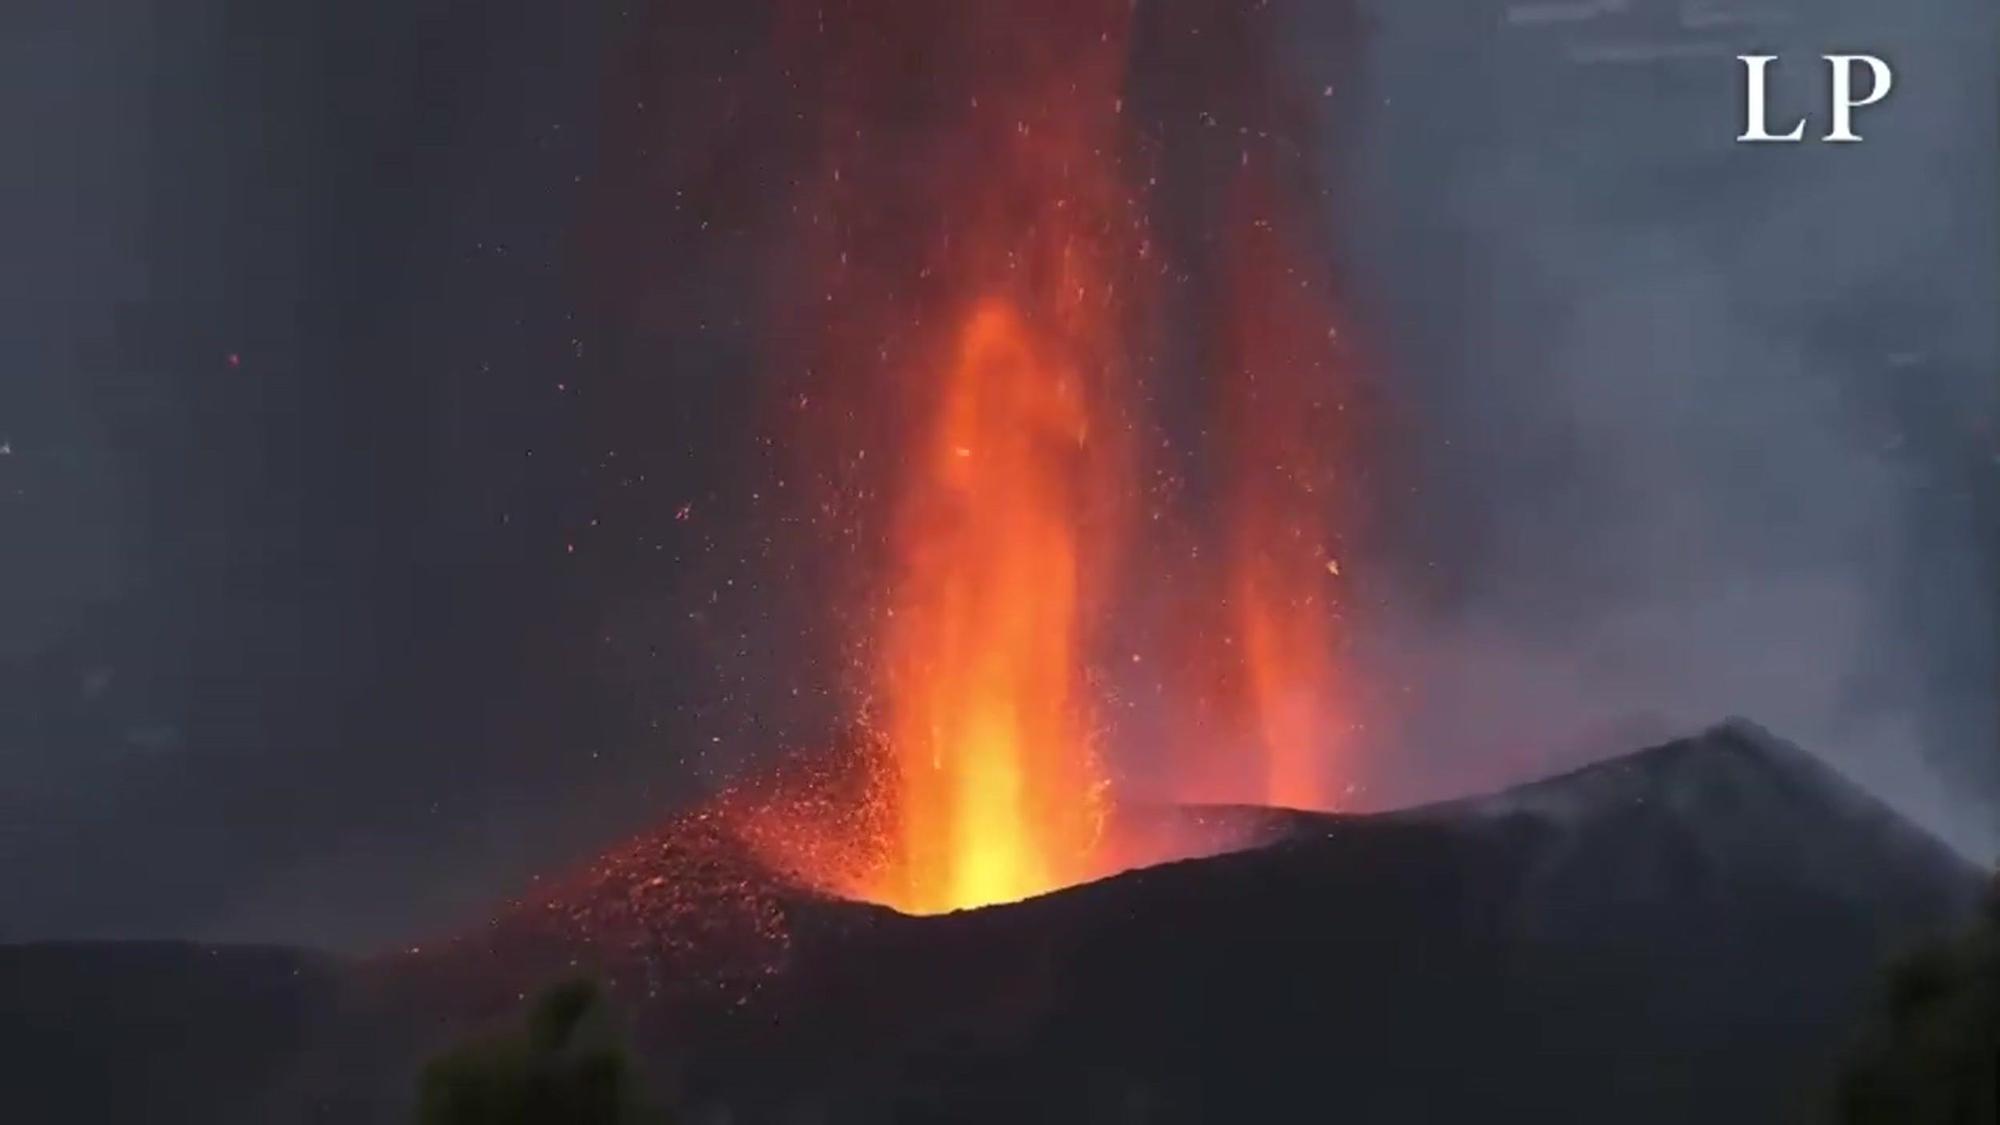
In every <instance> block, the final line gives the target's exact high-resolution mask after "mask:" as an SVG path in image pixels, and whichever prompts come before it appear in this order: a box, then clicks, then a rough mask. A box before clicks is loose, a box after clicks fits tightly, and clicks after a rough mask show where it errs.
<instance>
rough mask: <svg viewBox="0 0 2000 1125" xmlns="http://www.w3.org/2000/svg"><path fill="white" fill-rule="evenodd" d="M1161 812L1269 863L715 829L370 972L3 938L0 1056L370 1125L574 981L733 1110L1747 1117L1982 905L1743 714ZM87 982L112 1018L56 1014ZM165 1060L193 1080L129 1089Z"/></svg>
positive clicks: (54, 1091)
mask: <svg viewBox="0 0 2000 1125" xmlns="http://www.w3.org/2000/svg"><path fill="white" fill-rule="evenodd" d="M1160 815H1162V816H1173V817H1178V818H1181V819H1183V820H1185V821H1187V822H1189V823H1192V824H1196V825H1205V826H1207V828H1208V829H1209V830H1211V831H1215V832H1227V833H1230V834H1233V835H1234V836H1235V837H1236V838H1238V839H1248V840H1260V841H1261V842H1259V843H1254V844H1253V845H1252V846H1248V847H1244V848H1242V849H1240V850H1237V851H1233V852H1229V853H1226V854H1221V855H1213V856H1208V857H1205V858H1195V859H1188V860H1182V861H1177V862H1171V863H1166V864H1162V865H1158V866H1154V867H1150V868H1146V869H1143V870H1137V871H1132V872H1128V873H1125V874H1121V875H1117V876H1114V877H1110V878H1106V879H1102V880H1099V881H1096V882H1092V883H1087V884H1084V885H1080V886H1076V887H1071V888H1067V889H1064V890H1061V891H1057V892H1055V893H1052V894H1048V895H1043V896H1040V897H1036V898H1032V899H1029V900H1027V901H1024V902H1020V903H1016V904H1010V905H1002V906H993V907H986V908H982V909H975V910H967V911H959V912H955V913H949V914H943V915H930V916H914V915H908V914H903V913H899V912H897V911H894V910H891V909H888V908H885V907H881V906H877V905H872V904H868V903H862V902H855V901H846V900H841V899H837V898H833V897H830V896H827V895H825V894H824V893H821V892H818V891H814V890H811V889H809V888H806V887H802V886H800V885H799V884H798V883H797V882H796V881H795V880H792V879H790V878H788V877H787V876H786V875H785V874H784V873H783V872H779V871H774V870H770V869H768V868H761V867H760V866H759V864H758V862H757V861H756V860H755V859H753V858H751V857H752V852H751V851H750V850H748V849H745V848H742V847H740V846H738V842H736V841H734V840H733V839H732V836H731V832H730V830H729V828H728V827H727V822H726V818H722V817H717V816H714V815H704V816H698V817H695V818H694V819H693V820H691V821H689V822H686V823H681V824H676V825H672V826H669V827H668V828H666V829H663V830H662V831H661V832H660V833H659V834H656V835H653V836H649V837H646V838H643V839H640V840H636V841H633V842H631V843H629V844H627V845H625V846H623V847H621V848H619V849H615V850H614V851H613V852H611V853H609V854H607V855H606V856H605V857H604V858H603V859H602V860H600V861H598V862H597V863H595V864H592V865H590V866H589V867H588V868H587V869H586V870H585V871H583V872H581V873H579V874H578V875H577V876H576V877H574V878H572V879H570V880H567V881H558V883H557V884H555V888H554V889H553V890H552V891H550V892H548V893H546V894H545V895H542V896H539V897H537V898H534V899H530V900H525V901H523V902H520V903H517V904H514V905H513V906H511V907H510V908H508V909H507V910H505V911H503V912H502V914H501V915H500V916H499V917H497V918H496V919H495V920H494V921H493V922H492V923H491V924H490V925H489V926H487V927H485V928H484V929H483V930H481V931H479V932H477V933H473V934H470V935H466V936H463V937H461V938H459V939H457V940H455V941H452V942H449V943H446V944H445V945H443V946H439V947H434V948H426V949H424V950H421V951H415V952H410V953H405V954H399V955H397V956H395V957H393V958H388V959H377V960H374V961H369V962H358V963H356V962H339V961H336V960H333V959H330V958H324V957H320V956H317V955H308V954H303V953H300V954H289V953H280V952H275V951H247V950H232V949H215V948H192V947H152V946H149V947H132V946H60V947H55V946H39V947H22V948H15V949H12V950H8V951H6V952H5V953H4V955H0V976H4V978H5V981H6V987H5V988H4V990H0V995H4V996H5V997H6V1001H5V1011H4V1013H0V1027H4V1029H5V1030H4V1033H3V1034H0V1040H4V1042H0V1047H4V1049H5V1050H6V1052H7V1057H8V1058H9V1059H10V1060H11V1061H12V1062H14V1063H18V1064H24V1065H20V1066H19V1067H17V1070H16V1072H17V1073H18V1074H20V1075H22V1076H24V1077H26V1078H28V1079H29V1081H28V1083H27V1087H28V1088H27V1089H26V1090H25V1096H26V1097H27V1099H28V1103H27V1104H28V1105H29V1106H30V1111H29V1117H30V1119H57V1118H60V1117H64V1116H66V1115H68V1116H73V1112H72V1111H73V1110H74V1108H75V1099H77V1098H79V1097H81V1098H86V1099H90V1098H96V1099H102V1100H104V1101H105V1102H106V1104H105V1105H104V1106H103V1107H102V1108H103V1109H104V1111H105V1112H104V1114H103V1115H102V1119H120V1120H122V1119H139V1118H141V1117H143V1118H144V1119H147V1120H181V1119H186V1120H204V1121H215V1120H231V1119H243V1118H244V1117H245V1116H246V1115H245V1113H244V1110H243V1107H244V1106H246V1105H254V1106H255V1107H257V1108H256V1113H254V1114H250V1115H248V1116H251V1117H256V1116H258V1115H268V1113H269V1112H270V1111H271V1107H273V1106H278V1107H280V1116H283V1117H285V1118H286V1119H301V1120H303V1119H308V1117H307V1115H308V1113H312V1114H316V1116H312V1117H311V1118H310V1119H314V1120H357V1121H372V1120H394V1119H398V1116H399V1115H400V1114H402V1113H403V1112H405V1110H406V1108H407V1096H408V1091H409V1088H410V1087H409V1083H410V1081H411V1078H412V1075H413V1073H414V1067H415V1065H416V1061H417V1060H418V1059H419V1058H421V1057H422V1055H423V1053H424V1052H426V1051H428V1050H430V1049H432V1048H434V1047H435V1046H436V1045H437V1044H439V1043H442V1042H444V1041H447V1040H448V1039H450V1038H452V1037H454V1036H456V1035H459V1034H462V1033H463V1032H464V1031H465V1030H466V1029H467V1028H470V1027H476V1026H479V1025H480V1024H482V1023H483V1022H484V1021H486V1020H489V1019H492V1018H495V1017H497V1016H499V1015H500V1014H501V1013H503V1012H506V1011H508V1010H509V1009H511V1008H512V1007H513V1006H514V1005H516V1004H517V1003H518V999H519V997H520V996H522V995H523V994H525V993H526V992H528V991H529V990H531V989H533V988H536V987H539V985H540V984H541V983H543V982H545V981H546V980H547V979H549V977H550V976H551V975H555V974H564V973H571V972H575V971H578V970H587V971H591V972H595V973H598V974H600V975H602V976H604V977H605V978H607V979H608V980H610V981H611V982H613V993H614V996H615V997H616V998H617V1000H618V1002H619V1004H620V1005H621V1006H622V1007H623V1008H624V1009H625V1010H626V1011H627V1012H628V1013H629V1015H630V1017H631V1019H632V1021H633V1024H634V1029H635V1033H636V1037H637V1041H638V1043H639V1044H640V1046H641V1050H642V1052H643V1054H644V1056H645V1058H646V1059H647V1060H648V1062H649V1064H650V1065H651V1066H652V1067H653V1069H654V1070H655V1071H656V1074H657V1076H658V1079H659V1081H660V1082H661V1084H662V1085H664V1086H666V1087H667V1088H669V1089H671V1090H673V1091H675V1092H676V1094H677V1096H678V1097H679V1098H680V1099H681V1100H682V1101H684V1102H685V1103H687V1104H689V1105H690V1106H694V1107H706V1108H707V1109H709V1110H713V1111H716V1112H718V1113H720V1112H727V1113H728V1115H729V1116H728V1118H727V1119H729V1120H736V1121H762V1120H798V1119H801V1115H810V1116H811V1118H812V1119H817V1120H835V1121H884V1120H896V1121H905V1120H907V1121H920V1120H922V1121H933V1120H934V1121H984V1120H994V1121H999V1120H1023V1119H1026V1120H1056V1121H1061V1120H1121V1121H1126V1120H1137V1121H1239V1120H1256V1119H1272V1118H1276V1117H1279V1116H1282V1115H1289V1114H1292V1113H1295V1112H1297V1107H1300V1106H1318V1107H1322V1108H1324V1109H1325V1110H1326V1111H1327V1112H1329V1113H1337V1114H1338V1116H1339V1117H1340V1118H1341V1119H1343V1120H1352V1121H1367V1122H1399V1121H1428V1120H1453V1119H1460V1118H1467V1119H1470V1118H1472V1117H1474V1116H1475V1115H1476V1116H1477V1117H1478V1118H1479V1119H1487V1120H1507V1121H1515V1120H1519V1121H1584V1120H1619V1121H1660V1122H1668V1121H1674V1122H1680V1121H1687V1120H1696V1119H1700V1120H1721V1121H1743V1122H1769V1121H1774V1120H1783V1119H1785V1118H1786V1116H1787V1115H1788V1114H1797V1113H1802V1112H1807V1111H1809V1110H1810V1108H1811V1105H1812V1098H1813V1095H1814V1091H1815V1090H1816V1089H1820V1088H1823V1086H1824V1081H1825V1079H1826V1077H1827V1075H1828V1074H1829V1073H1830V1067H1831V1065H1832V1064H1833V1062H1834V1060H1835V1059H1836V1057H1837V1055H1838V1052H1839V1051H1840V1049H1841V1047H1842V1045H1843V1044H1844V1043H1845V1042H1846V1041H1847V1036H1848V1034H1849V1030H1850V1029H1851V1028H1852V1027H1853V1025H1854V1020H1855V1018H1856V1016H1857V1013H1858V1011H1859V1005H1860V1003H1861V1001H1862V999H1863V997H1864V995H1865V991H1866V989H1867V988H1868V986H1869V982H1870V981H1871V979H1872V976H1873V974H1874V972H1875V970H1876V969H1877V968H1878V966H1879V965H1880V964H1881V963H1882V961H1883V960H1884V959H1885V958H1886V957H1887V956H1889V955H1891V954H1892V953H1894V952H1895V951H1897V950H1899V949H1901V948H1903V947H1905V946H1907V945H1908V944H1910V943H1912V942H1915V941H1917V940H1919V939H1921V938H1923V937H1925V936H1927V935H1929V934H1931V933H1934V932H1936V931H1938V930H1940V929H1942V928H1945V927H1949V926H1952V925H1954V924H1956V923H1957V922H1958V921H1959V920H1961V919H1962V918H1964V917H1966V916H1967V915H1968V914H1969V913H1970V912H1971V910H1972V909H1973V907H1974V904H1975V902H1976V901H1977V898H1978V895H1979V893H1980V890H1981V886H1982V883H1983V876H1982V873H1981V872H1980V871H1979V870H1978V869H1977V868H1976V867H1975V866H1974V865H1972V864H1970V863H1968V862H1967V861H1965V860H1964V859H1963V858H1961V857H1959V856H1958V855H1957V854H1956V853H1954V852H1952V851H1950V850H1949V849H1948V848H1946V847H1945V846H1944V845H1942V844H1941V843H1939V842H1937V841H1936V840H1935V839H1933V838H1932V837H1930V836H1929V835H1927V834H1926V833H1925V832H1924V831H1922V830H1921V829H1919V828H1917V827H1915V826H1913V825H1912V824H1910V823H1909V822H1907V821H1905V820H1903V819H1901V818H1900V817H1899V816H1897V815H1896V814H1895V813H1894V812H1893V811H1891V810H1889V809H1888V808H1886V807H1885V806H1883V805H1881V804H1880V803H1879V802H1877V801H1875V800H1874V799H1873V798H1872V797H1870V796H1868V795H1867V794H1866V793H1864V792H1863V791H1861V790H1860V789H1858V788H1857V787H1855V786H1853V785H1852V784H1850V783H1848V782H1847V781H1846V780H1845V779H1843V778H1842V777H1841V776H1840V775H1838V774H1837V773H1835V772H1834V771H1832V770H1831V769H1829V768H1827V767H1826V766H1824V765H1822V764H1821V763H1819V762H1818V761H1817V760H1816V759H1815V758H1813V757H1812V756H1811V755H1809V754H1807V753H1805V752H1803V751H1801V750H1799V749H1797V748H1795V747H1792V746H1790V745H1788V744H1786V743H1785V742H1783V741H1781V740H1779V739H1777V738H1775V737H1773V736H1771V735H1770V734H1768V733H1766V732H1764V731H1762V730H1760V729H1758V728H1757V727H1755V726H1753V725H1751V724H1748V723H1745V722H1740V721H1736V722H1730V723H1726V724H1723V725H1721V726H1718V727H1715V728H1713V729H1710V730H1708V731H1705V732H1703V733H1701V734H1699V735H1696V736H1694V737H1691V738H1687V739H1684V740H1680V741H1677V742H1673V743H1669V744H1666V745H1662V746H1657V747H1654V748H1651V749H1647V750H1643V751H1640V752H1638V753H1635V754H1631V755H1628V756H1626V757H1622V758H1617V759H1613V760H1609V761H1605V762H1602V763H1599V764H1596V765H1592V766H1589V767H1586V768H1584V769H1581V770H1578V771H1576V772H1573V773H1570V774H1566V775H1563V776H1560V777H1555V778H1551V779H1548V780H1545V781H1540V782H1536V783H1532V784H1529V785H1525V786H1522V787H1519V788H1515V789H1511V790H1508V791H1505V792H1502V793H1498V794H1494V795H1490V796H1485V797H1478V798H1469V799H1465V800H1458V801H1453V802H1449V803H1445V804H1439V805H1433V806H1427V807H1423V808H1416V809H1409V810H1403V811H1396V812H1389V813H1380V814H1371V815H1332V814H1315V813H1300V812H1287V811H1282V810H1268V809H1258V808H1207V809H1181V810H1171V811H1162V812H1161V813H1160ZM105 981H111V982H115V983H116V984H117V991H118V993H119V994H120V995H121V996H123V997H126V998H127V1002H126V1003H125V1004H124V1005H122V1006H113V1007H110V1008H105V1009H102V1010H92V1009H89V1008H80V1007H79V1002H78V1001H77V999H76V998H77V997H79V996H85V995H91V994H96V993H99V992H101V986H102V984H103V982H105ZM149 1012H150V1013H151V1015H150V1016H148V1015H147V1014H146V1013H149ZM169 1016H170V1017H171V1018H168V1017H169ZM166 1039H171V1040H173V1041H174V1042H175V1044H176V1045H177V1049H176V1050H175V1051H174V1052H171V1053H170V1054H171V1057H174V1058H177V1059H180V1060H182V1062H183V1063H184V1065H180V1066H176V1067H172V1068H166V1069H159V1068H155V1069H154V1070H141V1071H129V1070H126V1069H125V1066H126V1064H127V1063H130V1062H131V1061H132V1060H133V1059H135V1058H139V1057H142V1056H143V1057H147V1058H152V1057H168V1055H166V1054H161V1053H160V1051H159V1050H158V1048H160V1047H161V1045H162V1042H163V1041H164V1040H166ZM252 1048H254V1049H252ZM288 1048H289V1050H288ZM231 1061H233V1062H236V1063H239V1064H241V1065H235V1066H231V1065H223V1064H224V1063H225V1062H231ZM132 1073H141V1074H144V1075H146V1081H145V1082H142V1083H139V1084H137V1085H136V1086H135V1085H134V1084H133V1083H132V1082H131V1081H129V1076H130V1074H132ZM114 1078H116V1079H117V1080H114ZM148 1083H151V1084H153V1085H152V1086H151V1087H150V1088H149V1086H148ZM22 1094H23V1091H21V1090H19V1089H17V1091H16V1096H17V1098H18V1097H20V1096H22ZM163 1094H167V1095H171V1097H163ZM37 1099H43V1100H42V1101H38V1100H37ZM121 1099H122V1100H121ZM113 1102H116V1103H118V1104H116V1105H114V1104H111V1103H113ZM44 1104H46V1105H47V1106H50V1107H60V1108H62V1110H63V1112H61V1113H56V1112H49V1113H41V1112H37V1107H41V1106H43V1105H44ZM162 1105H169V1108H168V1110H167V1111H166V1112H165V1113H164V1114H163V1112H162V1110H161V1106H162ZM141 1108H143V1109H144V1110H145V1112H138V1110H139V1109H141ZM126 1111H131V1112H126ZM718 1119H721V1118H718Z"/></svg>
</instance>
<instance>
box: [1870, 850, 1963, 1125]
mask: <svg viewBox="0 0 2000 1125" xmlns="http://www.w3.org/2000/svg"><path fill="white" fill-rule="evenodd" d="M1839 1120H1840V1121H1841V1122H1843V1125H1877V1123H1881V1125H1890V1123H1894V1125H1991V1123H1992V1122H1995V1121H2000V873H1996V874H1995V877H1994V881H1993V883H1992V884H1991V886H1990V887H1989V889H1988V891H1987V896H1986V903H1985V907H1984V910H1983V912H1982V915H1981V917H1980V919H1979V922H1978V923H1977V924H1976V925H1975V926H1974V927H1973V928H1972V929H1971V930H1970V931H1969V932H1968V933H1966V934H1964V935H1962V936H1960V937H1958V938H1956V939H1953V940H1951V941H1946V942H1940V943H1937V944H1934V945H1931V946H1928V947H1925V948H1923V949H1920V950H1918V951H1916V952H1914V953H1912V954H1910V955H1909V956H1907V957H1905V958H1903V959H1902V960H1901V961H1899V962H1897V963H1896V964H1895V965H1893V966H1891V967H1890V969H1889V971H1888V973H1887V974H1886V980H1885V984H1884V987H1883V989H1882V995H1881V997H1880V999H1879V1001H1878V1003H1877V1011H1876V1012H1875V1013H1874V1017H1873V1020H1872V1026H1871V1027H1870V1028H1869V1031H1868V1033H1867V1035H1866V1037H1865V1038H1864V1040H1863V1042H1862V1044H1861V1048H1860V1050H1859V1051H1857V1052H1856V1054H1855V1056H1854V1058H1853V1059H1852V1060H1851V1061H1850V1062H1849V1065H1848V1067H1847V1069H1846V1072H1845V1073H1844V1074H1843V1075H1842V1080H1841V1086H1840V1092H1839Z"/></svg>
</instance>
